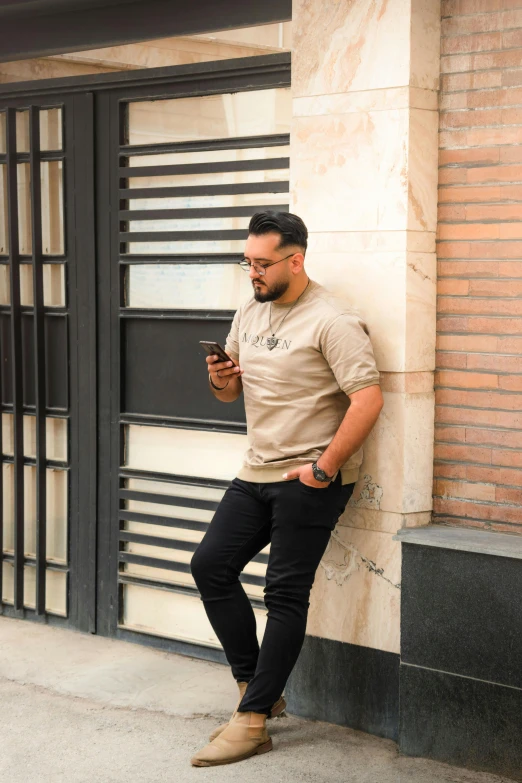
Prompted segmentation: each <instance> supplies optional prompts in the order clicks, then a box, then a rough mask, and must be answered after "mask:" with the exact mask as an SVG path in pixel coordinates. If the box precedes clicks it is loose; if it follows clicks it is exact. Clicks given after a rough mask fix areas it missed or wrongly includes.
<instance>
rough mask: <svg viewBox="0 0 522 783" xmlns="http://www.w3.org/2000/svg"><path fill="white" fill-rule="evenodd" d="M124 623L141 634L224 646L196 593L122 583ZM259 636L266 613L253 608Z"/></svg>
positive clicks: (261, 636)
mask: <svg viewBox="0 0 522 783" xmlns="http://www.w3.org/2000/svg"><path fill="white" fill-rule="evenodd" d="M123 607H124V611H123V625H124V627H125V628H129V629H131V630H134V631H139V632H141V633H149V634H152V635H154V636H162V637H166V638H170V639H181V640H183V641H186V642H191V643H193V644H202V645H206V646H208V647H217V648H221V645H220V643H219V641H218V639H217V637H216V635H215V633H214V631H213V629H212V626H211V625H210V623H209V621H208V618H207V615H206V613H205V608H204V606H203V603H202V602H201V600H200V599H199V598H197V597H196V596H191V595H181V594H179V593H173V592H168V591H166V590H156V589H154V588H150V587H141V586H139V585H124V586H123ZM254 614H255V616H256V622H257V633H258V638H259V640H260V641H261V639H262V638H263V634H264V631H265V626H266V612H265V611H264V610H262V609H254Z"/></svg>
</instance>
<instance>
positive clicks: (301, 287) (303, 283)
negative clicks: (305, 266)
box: [274, 274, 310, 304]
mask: <svg viewBox="0 0 522 783" xmlns="http://www.w3.org/2000/svg"><path fill="white" fill-rule="evenodd" d="M309 282H310V279H309V277H308V276H307V275H306V274H305V275H304V276H303V278H302V279H301V278H300V279H299V280H295V281H294V284H293V285H290V286H289V287H288V289H287V290H286V291H285V293H284V294H283V296H280V297H279V299H275V300H274V301H275V303H276V304H291V303H292V302H295V300H296V299H299V297H300V296H301V294H302V293H303V292H304V291H305V290H306V288H307V286H308V283H309Z"/></svg>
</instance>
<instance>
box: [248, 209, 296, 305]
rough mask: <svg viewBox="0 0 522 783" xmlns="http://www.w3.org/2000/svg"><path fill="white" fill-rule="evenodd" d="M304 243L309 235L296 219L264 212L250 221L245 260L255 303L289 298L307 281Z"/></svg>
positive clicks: (276, 213) (283, 213)
mask: <svg viewBox="0 0 522 783" xmlns="http://www.w3.org/2000/svg"><path fill="white" fill-rule="evenodd" d="M307 243H308V231H307V230H306V226H305V224H304V223H303V221H302V220H301V218H299V217H297V215H292V214H291V213H290V212H273V211H272V210H267V211H266V212H257V213H256V214H255V215H254V216H253V217H252V219H251V221H250V225H249V227H248V239H247V242H246V245H245V259H246V260H247V261H248V262H249V263H250V264H251V266H250V279H251V280H252V285H253V287H254V297H255V299H257V301H258V302H273V301H275V300H276V299H280V298H281V297H284V296H285V294H288V295H290V298H291V294H292V291H294V290H296V291H297V290H298V289H299V288H300V287H301V283H302V281H303V280H304V279H306V274H305V272H304V257H305V253H306V247H307ZM254 264H255V266H254ZM256 267H257V269H256ZM260 270H262V271H264V272H265V274H262V273H261V274H260Z"/></svg>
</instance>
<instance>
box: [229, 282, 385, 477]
mask: <svg viewBox="0 0 522 783" xmlns="http://www.w3.org/2000/svg"><path fill="white" fill-rule="evenodd" d="M291 307H292V303H290V304H277V303H275V302H272V330H273V331H275V332H276V339H277V345H276V347H275V348H274V349H273V350H268V347H267V339H269V338H270V337H271V334H272V333H271V332H270V329H269V321H268V318H269V311H270V303H269V302H264V303H261V302H256V300H255V299H254V298H252V299H250V300H249V301H248V302H245V304H243V305H241V307H240V308H239V310H238V311H237V312H236V314H235V317H234V321H233V323H232V327H231V330H230V333H229V335H228V337H227V342H226V351H227V353H228V354H229V355H230V356H232V357H233V358H234V359H235V360H236V361H237V360H238V361H239V364H240V366H241V368H242V369H243V370H244V374H243V391H244V395H245V410H246V419H247V434H248V442H249V449H248V451H247V452H246V454H245V460H244V465H243V467H242V469H241V470H240V472H239V474H238V477H239V478H241V479H243V480H244V481H256V482H274V481H283V473H284V472H285V471H286V470H287V469H288V468H291V467H295V466H297V465H303V464H306V463H309V462H314V461H315V460H317V459H319V457H320V456H321V454H322V453H323V452H324V451H325V450H326V448H327V446H328V445H329V444H330V442H331V440H332V439H333V437H334V435H335V433H336V432H337V430H338V429H339V425H340V424H341V422H342V420H343V418H344V415H345V413H346V411H347V410H348V407H349V404H350V401H349V399H348V396H347V395H349V394H352V393H353V392H356V391H358V390H359V389H364V388H365V387H366V386H374V385H375V384H378V383H379V372H378V370H377V367H376V364H375V359H374V356H373V350H372V346H371V343H370V338H369V336H368V330H367V328H366V325H365V324H364V322H363V321H362V320H361V318H360V316H359V315H358V314H357V313H356V312H355V311H354V310H353V309H352V308H351V307H349V306H348V305H347V304H346V303H345V302H343V300H342V299H340V298H339V297H337V296H336V295H335V294H332V293H330V292H329V291H327V290H326V289H325V288H323V287H322V286H321V285H319V284H318V283H315V282H313V281H312V280H311V281H310V285H309V286H308V288H307V289H306V291H305V292H304V294H303V295H302V297H301V299H300V300H299V302H298V303H297V304H296V305H295V307H294V308H293V310H292V311H291V312H289V310H290V308H291ZM285 315H286V318H285V321H284V323H282V325H281V327H280V328H279V325H280V324H281V322H282V319H283V318H284V317H285ZM361 462H362V449H360V450H359V451H358V452H356V453H355V454H353V455H352V457H350V459H349V460H348V462H346V464H345V465H343V467H342V468H341V474H342V480H343V484H349V483H351V482H353V481H356V480H357V477H358V474H359V466H360V464H361Z"/></svg>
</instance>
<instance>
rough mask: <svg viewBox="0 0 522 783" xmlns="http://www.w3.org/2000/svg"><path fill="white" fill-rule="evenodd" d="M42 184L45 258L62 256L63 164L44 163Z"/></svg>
mask: <svg viewBox="0 0 522 783" xmlns="http://www.w3.org/2000/svg"><path fill="white" fill-rule="evenodd" d="M40 173H41V182H42V251H43V254H44V255H45V256H62V255H63V253H64V232H63V162H62V161H61V160H52V161H44V162H43V163H41V168H40Z"/></svg>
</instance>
